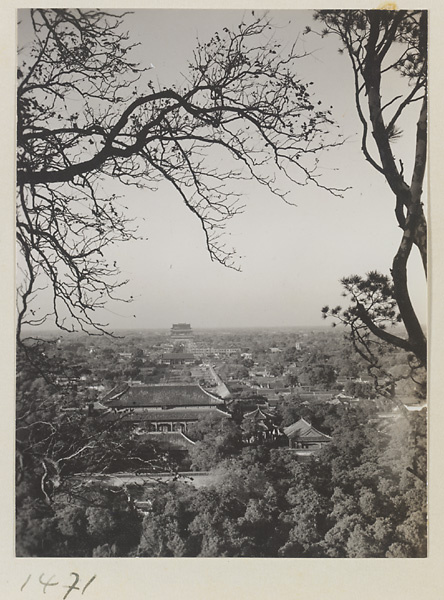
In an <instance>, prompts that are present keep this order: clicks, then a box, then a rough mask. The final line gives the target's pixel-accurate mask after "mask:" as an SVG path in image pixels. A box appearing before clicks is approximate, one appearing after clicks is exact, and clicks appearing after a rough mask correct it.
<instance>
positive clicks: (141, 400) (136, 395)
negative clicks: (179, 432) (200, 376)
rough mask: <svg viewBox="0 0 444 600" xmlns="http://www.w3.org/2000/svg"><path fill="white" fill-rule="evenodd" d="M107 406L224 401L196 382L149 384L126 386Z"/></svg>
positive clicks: (168, 404)
mask: <svg viewBox="0 0 444 600" xmlns="http://www.w3.org/2000/svg"><path fill="white" fill-rule="evenodd" d="M106 404H107V406H109V407H119V408H120V407H122V408H123V407H142V406H154V407H155V406H159V407H161V406H171V407H173V406H213V405H214V406H216V405H223V404H224V401H223V400H221V399H220V398H217V397H216V396H214V395H213V394H211V393H210V392H207V391H206V390H204V389H203V388H202V387H200V386H199V385H196V384H177V383H172V384H169V383H166V384H151V385H138V386H127V388H126V390H125V391H123V392H122V393H120V394H119V395H116V396H114V397H112V398H111V399H110V401H109V402H107V403H106Z"/></svg>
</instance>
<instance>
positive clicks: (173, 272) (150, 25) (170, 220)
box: [106, 9, 426, 328]
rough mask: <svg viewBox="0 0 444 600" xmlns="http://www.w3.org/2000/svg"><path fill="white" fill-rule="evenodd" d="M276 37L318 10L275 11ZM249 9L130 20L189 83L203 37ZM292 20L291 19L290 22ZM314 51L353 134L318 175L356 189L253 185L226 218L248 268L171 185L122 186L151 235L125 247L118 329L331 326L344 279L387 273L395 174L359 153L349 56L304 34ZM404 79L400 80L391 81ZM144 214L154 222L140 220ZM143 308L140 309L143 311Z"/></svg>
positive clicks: (315, 68) (311, 76) (150, 57)
mask: <svg viewBox="0 0 444 600" xmlns="http://www.w3.org/2000/svg"><path fill="white" fill-rule="evenodd" d="M269 15H270V16H271V17H272V20H273V22H274V23H275V24H276V25H277V26H278V30H277V34H276V35H277V36H278V38H279V41H282V42H283V43H284V45H288V46H289V45H291V44H292V43H293V41H294V40H295V39H296V38H297V36H298V34H301V33H302V31H303V29H304V28H305V26H306V25H311V26H313V27H315V26H316V24H315V23H314V22H313V20H312V12H311V11H303V10H299V11H298V10H295V11H271V12H270V13H269ZM242 16H243V11H232V10H231V11H216V10H207V11H195V10H187V11H178V10H164V11H162V10H149V9H148V10H138V11H136V13H135V14H134V15H130V16H129V17H128V18H127V26H128V29H129V30H130V31H131V35H132V36H133V37H134V40H135V41H139V42H140V44H141V46H140V48H139V49H138V52H139V55H140V59H141V61H143V62H144V63H146V64H150V63H152V64H153V65H154V66H155V69H153V70H152V73H151V75H152V77H154V78H156V79H158V81H159V82H160V83H161V84H162V85H167V86H168V85H170V84H173V83H181V82H182V81H183V77H182V76H181V73H183V72H185V70H186V62H187V60H188V59H191V57H192V51H193V48H194V47H195V43H196V37H199V40H201V41H204V40H206V39H207V38H209V37H210V36H211V35H212V33H214V32H215V31H216V30H221V29H222V28H223V27H225V26H226V27H233V26H234V27H236V26H237V24H238V23H239V22H240V20H241V19H242ZM289 22H290V23H289ZM300 44H301V48H304V49H305V50H307V51H310V52H311V53H312V54H311V56H309V57H307V58H304V59H303V60H301V61H300V65H299V75H300V77H301V78H302V79H303V80H304V79H305V80H306V81H313V82H314V85H313V86H312V87H311V90H312V92H313V93H314V94H315V96H316V97H317V98H319V99H321V100H322V101H323V103H324V104H327V105H332V106H333V116H334V118H335V120H336V121H337V122H338V123H339V125H340V128H341V132H342V134H343V135H344V136H345V137H346V138H347V141H346V143H345V144H344V145H343V146H342V147H341V148H338V149H336V150H334V151H332V152H330V153H328V154H327V153H326V154H325V156H324V155H321V156H320V159H321V162H320V172H321V173H323V176H324V177H325V183H329V182H330V181H331V183H332V185H338V186H340V187H350V188H351V189H350V190H349V191H347V192H346V193H345V195H344V198H335V197H333V196H331V195H330V194H328V192H326V191H322V190H319V189H316V188H314V187H312V186H305V187H297V186H294V188H292V189H293V193H292V196H291V200H292V201H293V202H294V203H295V204H296V205H297V206H296V207H293V206H289V205H287V204H285V203H284V202H283V201H281V200H279V198H276V197H274V196H272V195H271V194H270V193H268V192H267V190H265V189H264V188H262V187H261V186H259V185H258V184H255V183H248V184H243V185H242V186H241V187H239V191H242V192H243V194H244V199H243V201H244V203H245V205H246V208H245V211H244V213H243V214H242V215H239V216H237V217H236V218H235V219H233V220H232V221H231V222H230V224H229V225H228V227H227V235H228V238H227V242H228V243H229V245H232V246H234V247H235V248H236V250H237V251H238V254H239V256H240V257H241V258H240V259H239V260H238V264H239V266H240V267H241V269H242V271H241V272H236V271H233V270H230V269H227V268H224V267H222V266H220V265H219V264H217V263H214V262H212V261H211V260H210V258H209V256H208V254H207V252H206V248H205V240H204V236H203V233H202V230H201V227H200V224H199V222H198V221H197V220H196V218H195V217H194V216H193V215H192V214H191V213H190V212H189V211H188V210H187V209H186V207H185V206H184V205H183V204H182V201H181V199H180V198H179V197H178V196H177V194H176V193H175V192H174V190H172V189H171V187H170V186H169V185H167V184H162V185H160V186H159V189H158V191H157V192H150V191H140V190H134V189H132V188H119V189H118V190H117V189H116V190H113V191H117V192H118V193H122V192H123V193H124V194H125V198H124V200H123V201H122V202H123V203H124V204H125V205H126V206H128V207H129V214H130V215H131V216H133V217H135V218H137V221H138V222H139V235H140V236H142V237H147V238H148V240H143V241H135V242H130V243H126V244H124V245H122V246H120V247H119V248H118V250H116V252H115V255H113V256H111V258H112V259H114V258H117V260H118V262H119V264H120V266H121V269H122V275H123V277H124V278H128V279H129V280H130V283H129V284H128V285H127V287H126V289H125V294H126V295H128V296H129V295H132V296H134V298H135V300H134V302H133V303H132V304H129V305H128V304H114V305H112V306H111V305H110V306H109V308H108V310H107V311H106V319H107V320H108V321H109V323H110V325H111V327H113V328H118V327H123V328H145V327H155V328H157V327H170V326H171V323H173V322H178V321H186V322H189V323H191V324H192V326H193V327H196V328H200V327H219V326H221V327H223V326H231V327H237V326H239V327H242V326H287V325H288V326H298V325H321V324H322V320H321V313H320V309H321V307H322V306H324V305H325V304H330V305H335V304H338V303H340V301H341V297H340V293H341V286H340V283H339V280H340V278H341V277H343V276H346V275H351V274H354V273H357V274H361V275H364V274H365V273H366V272H367V271H369V270H373V269H377V270H380V271H382V272H384V273H388V272H389V269H390V266H391V261H392V258H393V255H394V253H395V251H396V248H397V245H398V243H399V240H400V233H401V232H400V230H399V228H398V227H397V225H396V220H395V216H394V198H393V195H392V194H391V192H390V190H389V189H388V186H387V184H386V183H385V180H384V179H383V177H382V176H381V175H379V174H378V173H376V172H375V171H374V170H373V169H372V168H371V166H369V165H368V164H367V163H366V162H365V160H364V158H363V156H362V154H361V151H360V126H359V122H358V119H357V116H356V112H355V107H354V100H353V94H354V89H353V81H352V72H351V68H350V64H349V59H348V57H347V56H346V55H344V56H341V55H340V54H339V53H338V52H337V47H338V40H337V39H336V38H334V37H333V36H332V37H331V38H330V37H329V38H327V39H324V40H322V39H321V38H320V37H317V36H315V35H310V36H301V37H300ZM391 83H392V84H393V85H396V83H397V79H396V78H393V79H392V80H391ZM415 125H416V115H415V113H413V115H412V119H411V123H410V124H407V126H405V127H404V135H403V137H402V138H401V140H399V141H398V142H397V150H398V152H399V156H398V155H397V157H398V158H402V159H403V162H404V164H405V166H406V172H407V173H408V172H409V166H410V165H411V162H412V160H413V158H414V143H413V142H414V132H415ZM142 219H144V220H142ZM411 262H412V265H411V269H410V273H409V277H410V282H411V286H412V290H413V291H412V297H413V301H414V303H415V304H416V306H417V308H418V310H419V314H420V316H421V318H422V319H423V320H425V305H426V299H425V285H424V277H423V275H422V268H421V265H420V261H419V258H418V257H417V256H416V255H415V256H414V258H413V260H412V261H411ZM133 315H135V317H134V316H133Z"/></svg>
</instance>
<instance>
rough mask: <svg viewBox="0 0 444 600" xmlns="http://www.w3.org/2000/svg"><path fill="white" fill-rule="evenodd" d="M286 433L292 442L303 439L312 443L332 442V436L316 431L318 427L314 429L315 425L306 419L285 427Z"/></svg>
mask: <svg viewBox="0 0 444 600" xmlns="http://www.w3.org/2000/svg"><path fill="white" fill-rule="evenodd" d="M284 433H285V435H286V436H287V437H288V438H290V439H292V440H294V439H301V440H310V441H312V442H318V441H323V442H329V441H331V436H329V435H327V434H326V433H322V432H321V431H319V430H318V429H316V427H313V425H312V424H311V423H309V422H308V421H306V420H305V419H299V421H296V423H293V424H292V425H289V426H288V427H285V428H284Z"/></svg>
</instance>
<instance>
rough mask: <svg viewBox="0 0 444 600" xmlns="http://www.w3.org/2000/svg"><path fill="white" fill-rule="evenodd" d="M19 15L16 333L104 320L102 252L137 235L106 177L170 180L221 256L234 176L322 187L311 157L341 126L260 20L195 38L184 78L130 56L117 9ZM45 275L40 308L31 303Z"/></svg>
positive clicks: (114, 272) (107, 281) (113, 277)
mask: <svg viewBox="0 0 444 600" xmlns="http://www.w3.org/2000/svg"><path fill="white" fill-rule="evenodd" d="M23 19H24V21H25V24H28V25H30V29H31V30H32V39H31V40H30V41H29V42H28V41H27V40H25V43H24V45H23V46H22V47H21V49H20V52H19V62H18V70H17V76H18V87H17V97H18V104H17V157H18V158H17V187H18V204H17V239H18V246H19V251H20V256H21V261H20V268H21V269H22V271H23V275H22V277H21V283H20V289H19V307H18V336H19V337H18V339H19V341H20V332H21V329H22V327H23V325H25V324H27V325H32V324H41V323H43V322H45V321H46V319H47V318H49V317H51V318H53V319H54V320H55V322H56V324H57V326H58V327H60V328H62V329H67V330H72V329H73V328H74V327H75V326H77V327H78V326H80V328H81V329H82V330H91V328H92V329H93V330H94V329H99V330H102V329H103V327H104V324H101V323H100V322H99V321H98V317H97V316H96V315H97V312H96V311H97V310H98V309H100V308H101V307H103V305H104V303H105V302H106V300H107V299H110V298H114V297H115V295H116V294H118V288H119V287H120V286H121V285H122V283H123V282H122V281H121V280H120V279H119V277H118V267H117V265H116V264H112V262H111V261H109V260H107V258H106V256H105V254H104V252H105V250H106V249H107V247H109V246H110V245H112V244H115V243H117V242H121V241H125V240H128V239H130V238H132V237H133V236H134V235H135V232H134V229H133V226H132V224H131V223H130V222H129V220H128V218H127V217H126V216H125V210H124V209H123V208H122V207H121V205H120V200H119V198H117V197H116V195H114V194H113V195H111V196H110V194H109V193H107V192H106V191H105V190H106V184H107V183H109V182H111V181H114V182H121V183H123V184H125V185H134V186H136V187H138V188H146V189H148V190H154V189H155V188H156V186H157V185H158V184H159V183H160V182H162V181H163V182H167V183H168V184H169V185H170V186H171V187H172V188H173V189H174V190H175V191H176V193H177V195H178V198H180V199H181V200H182V201H183V202H184V203H185V205H186V206H187V207H188V208H189V210H190V211H191V212H192V213H193V214H194V215H195V216H196V218H197V219H198V220H199V221H200V223H201V225H202V229H203V234H204V239H205V240H206V246H207V249H208V252H209V254H210V256H211V258H212V259H214V260H216V261H219V262H220V263H222V264H224V265H227V266H234V262H233V255H234V251H233V250H232V249H231V248H229V247H227V246H226V244H225V243H224V241H223V238H221V234H222V233H223V230H224V227H225V224H226V222H227V220H229V219H230V218H231V217H233V216H234V215H236V213H238V212H239V211H240V210H242V206H241V205H240V203H239V200H240V198H239V193H238V192H237V190H236V184H237V182H239V181H242V180H248V179H254V180H255V181H256V182H258V183H259V184H261V185H263V186H265V187H266V188H268V189H269V190H270V191H271V192H272V193H273V194H275V195H277V196H280V197H281V198H283V199H287V197H288V192H289V189H288V183H291V182H293V183H296V184H299V185H306V184H309V183H311V184H313V185H316V186H319V187H323V188H325V185H324V184H323V183H322V182H321V181H320V179H319V177H318V175H317V174H316V165H317V162H318V154H319V152H320V151H325V150H328V149H329V148H331V147H333V146H335V145H337V144H339V143H341V142H340V135H339V134H338V133H337V130H336V129H335V127H334V125H333V122H332V119H331V116H330V112H329V111H328V110H325V109H323V108H322V107H321V102H320V101H315V100H314V99H313V98H312V95H311V93H310V90H309V85H310V84H309V83H304V82H303V81H301V80H300V79H299V77H298V75H297V72H296V69H297V63H298V61H299V60H301V59H302V58H303V55H304V54H303V53H301V54H299V53H298V51H297V49H296V48H295V46H293V47H291V48H290V49H289V51H288V52H287V51H286V50H284V49H283V48H281V46H280V45H279V43H277V42H276V41H275V39H274V37H273V26H272V25H271V23H270V22H269V21H268V19H267V18H266V17H258V18H256V17H252V18H251V20H250V21H243V22H241V23H240V25H239V26H238V27H237V28H236V29H235V30H231V31H230V30H228V29H227V28H224V30H223V31H221V32H219V33H215V34H214V36H213V37H212V38H211V39H210V40H209V41H208V42H206V43H198V44H197V46H196V48H195V50H194V55H193V57H191V59H190V62H189V63H188V69H187V71H186V72H185V73H183V74H182V77H181V79H182V80H183V81H184V83H182V84H180V85H179V84H178V85H172V86H169V87H162V86H161V85H160V84H157V83H156V82H155V81H154V79H150V77H149V76H150V73H149V71H150V67H149V66H148V67H147V66H146V65H139V64H136V63H134V62H132V59H131V56H132V51H133V50H134V44H133V43H132V42H131V40H130V36H129V34H127V33H125V30H124V23H125V15H122V14H114V13H108V12H105V11H102V10H65V9H51V10H49V9H32V10H31V11H30V13H29V15H28V14H27V13H26V14H25V13H23ZM27 21H29V23H27ZM20 42H21V43H23V42H22V41H21V40H20ZM224 165H226V166H224ZM283 186H285V187H283ZM326 189H327V188H326ZM328 189H329V191H330V192H332V193H333V194H336V195H339V194H340V192H341V191H340V190H338V189H334V188H328ZM42 286H44V287H45V286H46V287H48V289H49V292H50V296H51V297H52V306H51V308H50V309H49V311H48V314H43V313H42V312H39V311H37V312H33V311H35V305H34V303H33V300H35V298H36V296H37V295H38V294H39V292H41V287H42Z"/></svg>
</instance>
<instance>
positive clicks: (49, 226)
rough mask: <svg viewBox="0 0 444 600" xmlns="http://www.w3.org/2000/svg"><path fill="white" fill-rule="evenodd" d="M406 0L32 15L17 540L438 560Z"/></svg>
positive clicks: (421, 28) (416, 62)
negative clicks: (431, 502)
mask: <svg viewBox="0 0 444 600" xmlns="http://www.w3.org/2000/svg"><path fill="white" fill-rule="evenodd" d="M393 8H394V7H393V6H391V5H387V7H386V8H385V9H378V10H376V8H375V9H370V8H369V9H354V10H351V9H316V10H314V9H297V8H295V9H285V10H284V9H280V10H277V9H273V8H270V9H269V10H264V9H251V8H250V9H222V8H219V9H211V10H210V9H160V8H144V9H142V8H136V9H133V10H124V9H121V10H118V9H114V8H113V9H109V10H108V9H105V8H27V9H25V8H20V9H18V10H17V12H16V17H17V53H16V60H17V63H16V72H17V75H16V77H17V80H16V98H17V108H16V128H17V129H16V213H15V215H16V274H15V279H16V319H15V328H16V341H15V347H16V384H15V385H16V388H15V389H16V398H15V400H16V402H15V409H16V415H15V428H16V430H15V525H14V531H15V550H14V554H15V557H17V558H65V559H66V558H70V559H77V558H94V559H103V558H115V559H118V558H119V559H120V558H138V559H148V558H149V559H153V558H169V559H174V558H236V559H237V558H256V559H258V558H262V559H263V558H273V559H280V558H282V559H285V558H286V559H356V558H359V559H372V558H373V559H374V558H378V559H389V558H397V559H412V558H414V559H425V558H427V557H428V555H429V553H428V538H429V536H428V392H427V381H428V377H427V366H428V356H427V348H428V344H427V334H428V331H427V330H428V319H429V315H428V302H429V299H428V294H427V264H428V259H427V249H428V243H427V240H428V235H427V224H428V221H429V220H430V219H429V214H430V212H429V204H430V202H429V194H428V176H427V168H428V156H427V151H428V137H427V134H428V124H429V115H428V87H427V86H428V83H430V84H431V83H432V81H430V82H429V79H430V80H431V78H429V77H428V60H427V57H428V46H429V44H428V28H429V24H430V19H431V16H430V15H431V12H430V11H428V10H425V9H421V8H418V9H396V10H395V9H393ZM395 8H396V7H395ZM98 562H99V563H100V561H98ZM193 562H194V561H193ZM210 562H211V561H210ZM284 562H285V561H284ZM345 562H347V561H345ZM414 562H415V561H411V564H414ZM113 564H114V563H113ZM116 564H121V562H120V563H116ZM143 564H144V565H146V568H149V565H150V564H151V562H150V561H145V562H144V563H143ZM162 564H166V565H168V564H169V562H168V561H165V562H164V563H162ZM187 564H188V563H187ZM304 564H306V563H304V562H302V563H298V565H304ZM300 568H303V567H300ZM72 570H75V569H72ZM41 571H42V572H43V568H42V569H41ZM66 572H67V575H66V576H65V580H63V581H62V580H61V579H60V578H59V579H57V578H56V577H55V578H54V579H51V578H50V577H51V575H50V574H49V571H48V573H46V574H45V576H43V575H42V576H40V578H39V576H38V574H37V575H35V574H34V575H32V576H31V575H29V578H28V579H26V577H27V573H25V572H24V574H23V581H21V583H20V585H21V586H22V590H20V591H21V592H23V593H22V596H23V597H25V596H24V595H23V594H25V593H28V592H29V593H30V594H32V593H35V594H36V595H35V596H34V597H40V595H41V594H42V593H43V592H44V593H46V595H47V597H48V598H56V597H58V596H57V594H59V595H60V594H65V593H66V595H68V593H69V592H70V591H71V589H70V587H69V586H70V585H71V586H72V590H75V591H73V593H72V596H71V597H72V598H74V596H75V595H77V596H78V597H80V595H84V596H85V597H87V596H88V594H90V597H91V598H93V597H94V595H93V594H94V587H95V586H96V585H98V583H97V582H96V581H95V580H94V578H95V575H94V574H93V573H92V572H91V574H90V575H88V574H86V575H83V576H82V578H81V580H75V582H74V583H73V579H72V577H70V576H69V569H68V570H67V571H66ZM36 573H37V572H36ZM88 573H89V571H88ZM76 574H77V573H76ZM71 575H72V574H71ZM60 577H61V576H60ZM56 581H57V584H56V583H55V582H56ZM56 585H58V588H51V586H56ZM43 588H44V589H43ZM54 589H58V590H59V591H57V593H56V591H54ZM62 589H63V593H62ZM67 590H69V592H68V591H67ZM66 595H65V596H64V597H65V598H66ZM29 597H31V596H29ZM62 597H63V595H60V598H62ZM110 597H111V596H110ZM116 597H117V596H116ZM122 597H124V596H122ZM165 597H166V596H165ZM171 597H173V596H171ZM174 597H176V595H174ZM177 597H179V596H177ZM227 597H228V596H227ZM233 597H235V596H233ZM248 597H249V596H248ZM251 597H253V596H251ZM301 597H302V596H301ZM307 597H308V596H307ZM322 597H327V595H325V596H322V595H319V596H318V598H322ZM378 597H381V598H384V596H378ZM386 597H390V598H395V597H396V598H397V597H398V596H394V595H390V596H386ZM408 597H409V598H410V596H408ZM424 597H425V596H424ZM430 597H432V596H430ZM433 597H435V596H433ZM310 598H311V596H310ZM436 598H438V596H436Z"/></svg>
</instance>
